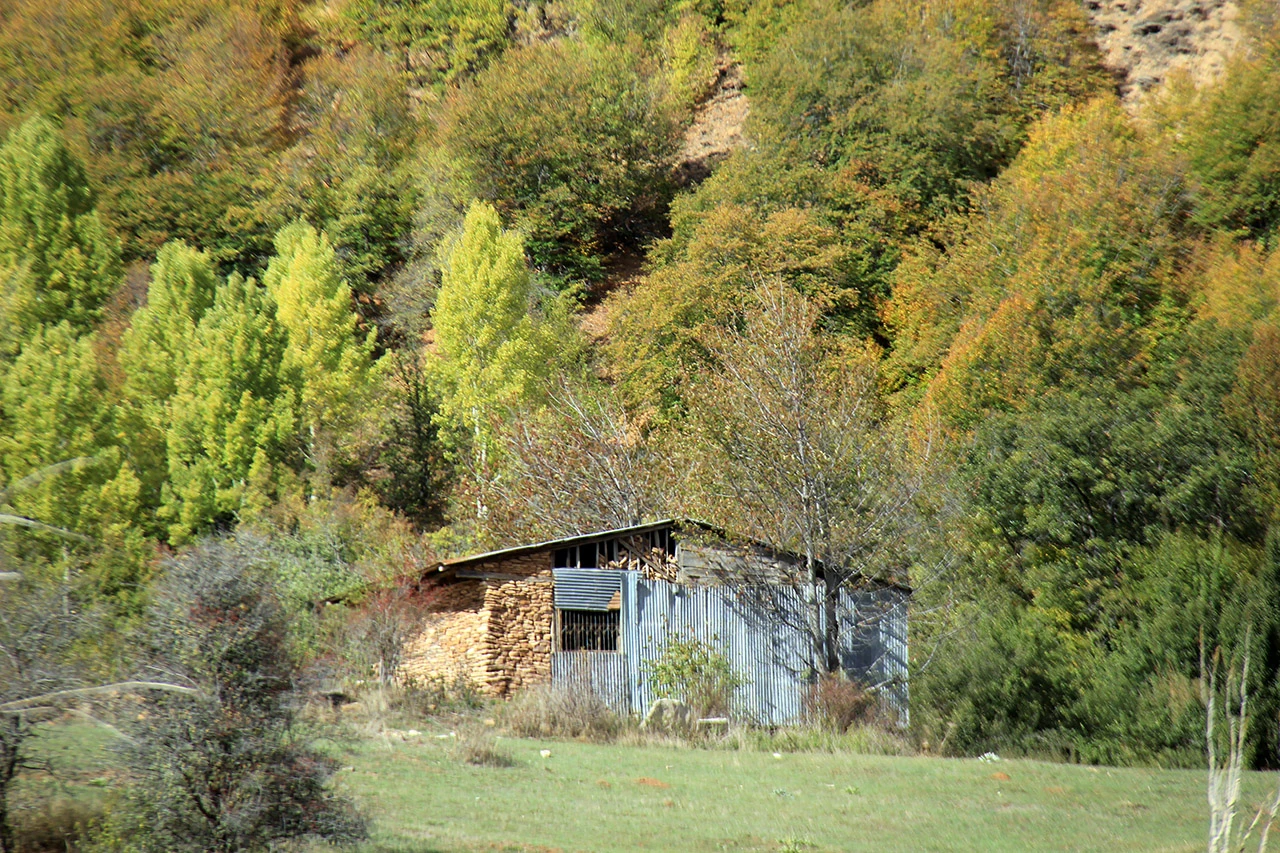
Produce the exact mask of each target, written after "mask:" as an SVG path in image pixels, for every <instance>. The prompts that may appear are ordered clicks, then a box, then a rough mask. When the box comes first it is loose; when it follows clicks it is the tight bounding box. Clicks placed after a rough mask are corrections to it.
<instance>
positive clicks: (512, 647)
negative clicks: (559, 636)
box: [481, 579, 554, 696]
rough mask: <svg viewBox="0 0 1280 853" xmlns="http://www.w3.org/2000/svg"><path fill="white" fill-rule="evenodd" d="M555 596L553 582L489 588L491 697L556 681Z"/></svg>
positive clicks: (487, 684)
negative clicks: (553, 665) (553, 645)
mask: <svg viewBox="0 0 1280 853" xmlns="http://www.w3.org/2000/svg"><path fill="white" fill-rule="evenodd" d="M551 596H552V585H551V581H550V579H548V580H528V581H508V582H506V583H502V584H493V585H489V587H488V588H487V589H486V590H485V595H484V611H483V613H484V618H485V622H486V631H485V639H484V642H485V646H484V658H485V661H486V671H485V678H484V682H483V683H482V684H481V687H482V688H483V689H484V692H485V693H488V694H490V695H493V696H505V695H506V694H508V693H510V692H511V691H513V690H518V689H520V688H521V687H527V686H528V685H530V684H538V683H540V682H544V681H549V680H550V679H551V626H552V624H553V620H554V610H553V607H552V603H551Z"/></svg>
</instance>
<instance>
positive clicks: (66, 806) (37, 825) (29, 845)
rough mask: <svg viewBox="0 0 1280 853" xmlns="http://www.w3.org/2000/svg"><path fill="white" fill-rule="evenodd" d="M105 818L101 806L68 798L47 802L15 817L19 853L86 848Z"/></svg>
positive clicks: (67, 852) (51, 852)
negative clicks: (99, 823) (98, 824)
mask: <svg viewBox="0 0 1280 853" xmlns="http://www.w3.org/2000/svg"><path fill="white" fill-rule="evenodd" d="M102 816H103V808H102V804H101V803H97V802H87V801H85V800H78V799H68V798H65V797H60V798H57V799H53V800H48V801H45V802H42V803H40V804H39V806H38V807H37V808H33V809H31V810H29V811H26V810H24V811H22V812H19V814H18V815H16V816H15V817H16V820H15V821H14V823H15V826H14V836H15V839H14V840H15V841H16V842H17V849H18V851H19V853H70V851H76V850H81V849H83V848H84V846H85V841H86V839H87V838H88V836H89V832H90V831H91V829H92V827H93V826H94V825H95V824H97V823H98V822H100V821H101V820H102Z"/></svg>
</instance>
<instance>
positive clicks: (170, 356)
mask: <svg viewBox="0 0 1280 853" xmlns="http://www.w3.org/2000/svg"><path fill="white" fill-rule="evenodd" d="M219 281H220V278H219V276H218V275H217V273H215V272H214V268H213V262H212V261H211V259H210V258H209V256H208V255H207V254H205V253H204V252H200V251H197V250H195V249H193V248H191V247H190V246H188V245H187V244H186V243H183V242H181V241H173V242H170V243H166V244H165V245H164V246H163V247H161V249H160V253H159V254H158V255H157V256H156V262H155V263H154V264H153V265H152V267H151V281H150V283H149V284H148V286H147V301H146V304H144V305H143V306H142V307H140V308H139V309H138V310H137V311H135V312H134V313H133V317H132V319H131V320H130V325H129V328H128V329H127V330H126V331H125V333H124V335H123V337H122V339H121V343H120V350H119V353H118V358H119V361H120V365H121V367H123V368H124V371H125V381H124V389H123V398H124V399H123V400H122V401H121V409H120V410H119V418H120V420H121V423H122V424H128V428H127V430H126V435H125V443H126V444H127V445H128V446H129V448H130V451H131V453H132V454H133V457H134V458H135V459H136V460H138V464H139V467H140V473H141V474H142V475H143V477H144V480H145V482H146V487H147V499H148V502H149V505H150V506H152V507H155V506H158V505H159V499H160V489H161V485H162V483H163V482H164V480H165V479H166V474H167V461H166V460H167V456H168V454H167V451H166V449H165V436H166V433H167V432H168V428H169V401H170V399H171V398H172V397H173V395H174V393H175V391H176V390H177V383H178V376H179V375H180V374H181V373H182V372H183V370H184V369H185V365H186V362H187V359H188V357H189V356H190V354H191V350H192V347H193V346H194V344H195V338H196V326H197V325H198V324H199V322H200V319H201V318H202V317H203V316H204V313H205V312H206V311H207V310H208V309H209V307H210V306H211V305H212V304H213V298H214V294H215V293H216V292H217V288H218V284H219Z"/></svg>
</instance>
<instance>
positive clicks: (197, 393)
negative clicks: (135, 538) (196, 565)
mask: <svg viewBox="0 0 1280 853" xmlns="http://www.w3.org/2000/svg"><path fill="white" fill-rule="evenodd" d="M287 342H288V338H287V335H286V332H285V329H284V328H283V326H282V325H281V324H280V323H279V321H278V320H277V317H276V310H275V303H274V300H272V298H271V295H270V294H269V293H267V292H266V290H264V289H263V288H260V287H259V286H258V285H257V283H256V282H255V281H254V280H253V279H244V278H243V277H241V276H240V275H238V274H233V275H232V276H231V277H230V278H229V279H228V280H227V282H226V283H225V284H223V285H221V286H220V287H219V288H218V290H217V293H216V295H215V297H214V301H213V305H212V306H210V308H209V310H208V311H207V312H206V313H205V315H204V317H203V318H202V319H201V320H200V323H199V325H197V327H196V332H195V337H194V340H193V342H192V345H191V349H190V352H189V353H188V355H187V358H186V360H185V362H184V364H183V366H182V370H181V372H180V373H179V374H178V376H177V379H176V382H175V391H174V395H173V398H172V399H171V400H170V402H169V406H168V415H169V425H168V431H167V434H166V437H165V438H166V445H167V450H168V469H169V482H168V483H167V484H166V485H165V489H164V495H163V504H162V506H161V508H160V515H161V517H162V519H164V520H165V521H166V522H167V523H168V532H169V538H170V541H171V542H173V543H175V544H176V543H181V542H184V541H186V540H187V539H189V538H190V537H191V536H192V535H194V534H196V533H198V532H199V531H201V530H204V529H207V528H208V527H210V526H212V525H218V524H230V523H233V522H234V521H236V520H238V519H240V518H242V517H243V516H244V515H246V514H252V513H254V512H256V511H260V510H261V509H263V508H265V507H266V506H268V505H270V503H271V502H272V501H273V500H275V499H276V497H278V490H279V485H280V481H281V478H282V476H284V475H285V474H286V473H287V470H288V468H289V463H290V462H291V461H292V459H291V457H292V455H293V453H294V452H295V450H296V444H297V437H298V432H299V424H298V420H299V419H298V412H297V408H298V396H299V394H298V385H299V382H298V379H297V372H296V370H291V369H287V368H285V367H284V357H285V349H286V346H287Z"/></svg>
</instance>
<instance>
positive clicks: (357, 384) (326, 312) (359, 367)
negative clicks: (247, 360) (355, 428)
mask: <svg viewBox="0 0 1280 853" xmlns="http://www.w3.org/2000/svg"><path fill="white" fill-rule="evenodd" d="M275 248H276V256H275V257H274V258H273V259H272V260H271V263H270V265H269V266H268V267H267V272H266V275H265V276H264V277H263V280H264V283H265V284H266V287H267V291H268V292H269V293H270V295H271V297H272V299H273V300H274V301H275V305H276V317H277V319H278V320H279V323H280V325H281V327H282V328H283V330H284V332H285V334H286V335H287V344H286V346H285V349H284V353H283V356H282V358H283V367H284V369H285V370H286V371H290V372H292V373H296V375H297V376H298V377H299V378H300V379H301V382H302V386H301V399H300V403H301V407H300V414H301V416H302V419H303V428H304V429H305V431H306V432H307V434H308V436H309V439H308V444H309V451H310V455H311V457H312V461H313V463H314V464H316V465H317V467H318V468H321V469H322V470H323V469H324V467H325V466H326V460H327V457H328V455H329V452H330V448H331V445H332V442H333V441H334V440H335V439H336V437H337V436H338V435H341V434H342V433H344V432H345V431H347V430H348V429H349V428H350V427H351V425H352V424H353V422H354V421H355V419H356V417H357V415H358V414H359V404H360V401H361V399H362V398H363V397H364V396H365V395H367V393H368V389H369V385H370V381H371V375H370V374H371V371H372V369H373V365H374V360H373V347H374V333H373V332H369V333H368V334H367V335H364V336H361V335H360V333H359V330H358V324H359V318H357V317H356V315H355V313H354V312H353V311H352V310H351V288H350V287H349V286H348V285H347V282H346V281H344V280H342V278H341V277H340V275H339V272H338V269H339V266H338V258H337V255H336V254H335V253H334V250H333V245H332V244H331V243H330V242H329V238H328V237H327V236H325V235H324V234H323V233H320V232H317V231H316V229H314V228H312V227H311V226H310V225H308V224H306V223H305V222H295V223H294V224H292V225H289V226H287V227H285V228H283V229H282V230H281V231H280V233H279V234H277V235H276V240H275Z"/></svg>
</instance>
